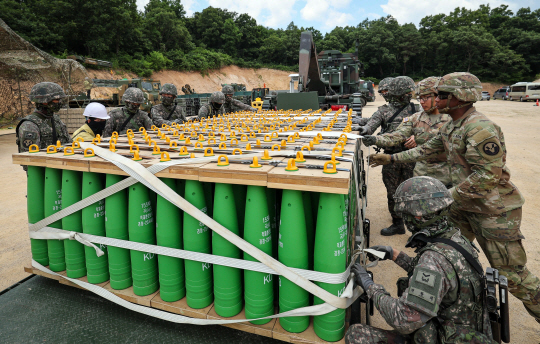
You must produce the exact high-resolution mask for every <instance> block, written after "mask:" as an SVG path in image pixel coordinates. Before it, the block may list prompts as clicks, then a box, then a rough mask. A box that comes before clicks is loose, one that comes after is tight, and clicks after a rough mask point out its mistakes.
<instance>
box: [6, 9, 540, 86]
mask: <svg viewBox="0 0 540 344" xmlns="http://www.w3.org/2000/svg"><path fill="white" fill-rule="evenodd" d="M0 16H1V18H2V19H3V20H4V21H5V22H6V23H7V24H8V25H9V26H10V27H11V28H12V29H13V30H15V31H16V32H17V33H19V34H20V35H21V36H23V37H24V38H25V39H27V40H28V41H30V42H31V43H33V44H34V45H36V46H37V47H39V48H41V49H43V50H45V51H47V52H51V53H54V54H56V55H67V54H79V55H85V56H91V57H95V58H100V59H109V60H111V61H113V62H114V64H115V66H116V67H122V68H126V69H128V70H131V71H133V72H135V73H137V74H139V75H141V76H147V75H150V74H151V73H152V72H153V71H157V70H161V69H176V70H199V71H206V70H209V69H216V68H220V67H222V66H225V65H230V64H236V65H238V66H241V67H252V68H260V67H271V68H277V69H284V70H297V68H298V67H297V64H298V49H299V45H300V33H301V32H302V31H304V30H311V31H313V34H314V38H315V44H316V46H317V50H318V51H321V50H326V49H335V50H341V51H342V52H353V51H354V49H355V41H356V40H358V42H359V46H360V50H359V58H360V60H361V61H362V62H363V63H364V66H365V70H366V75H367V76H371V77H373V79H380V78H383V77H386V76H393V75H410V76H412V77H413V78H415V79H419V78H422V77H425V76H429V75H443V74H446V73H448V72H452V71H470V72H472V73H474V74H476V75H478V76H479V77H481V78H483V80H490V81H502V82H513V81H518V80H522V79H531V78H534V77H535V76H536V75H537V74H540V9H537V10H534V11H531V10H530V9H529V8H521V9H520V10H518V11H517V12H516V13H513V12H512V11H510V10H509V9H508V6H506V5H501V6H499V7H496V8H490V7H489V5H481V6H480V7H479V8H478V9H477V10H467V9H464V8H456V9H455V10H454V11H453V12H451V13H449V14H437V15H431V16H427V17H425V18H423V19H422V20H421V22H420V25H419V27H416V26H415V25H414V24H410V23H409V24H403V25H400V24H399V23H398V22H397V21H396V20H395V18H393V17H392V16H387V17H383V18H379V19H377V20H367V19H366V20H364V21H362V22H360V23H359V24H358V25H356V26H345V27H336V28H334V29H333V30H332V31H330V32H328V33H327V34H325V35H323V34H322V33H321V32H320V31H319V30H316V29H314V28H313V27H309V28H303V27H300V28H299V27H297V26H296V25H295V24H294V23H293V22H292V23H290V24H289V25H288V26H287V28H286V29H272V28H267V27H264V26H263V25H260V24H257V21H256V20H255V19H254V18H252V17H250V16H249V15H248V14H238V13H236V12H230V11H227V10H223V9H219V8H213V7H208V8H206V9H204V10H202V11H201V12H196V13H195V14H194V15H193V16H191V17H186V13H185V10H184V7H183V5H182V3H181V1H180V0H150V2H149V3H148V4H147V5H146V6H145V8H144V11H142V12H141V11H138V10H137V6H136V1H135V0H106V1H105V0H3V1H1V2H0Z"/></svg>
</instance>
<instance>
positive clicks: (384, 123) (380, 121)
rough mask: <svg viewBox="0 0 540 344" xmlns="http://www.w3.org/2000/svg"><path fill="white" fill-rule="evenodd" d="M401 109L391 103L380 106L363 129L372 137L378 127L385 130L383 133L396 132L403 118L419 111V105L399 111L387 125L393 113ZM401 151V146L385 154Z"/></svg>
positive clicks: (408, 106)
mask: <svg viewBox="0 0 540 344" xmlns="http://www.w3.org/2000/svg"><path fill="white" fill-rule="evenodd" d="M402 107H403V105H401V106H400V105H397V106H396V105H395V104H391V103H390V104H385V105H383V106H380V107H379V108H378V109H377V111H375V113H374V114H373V115H372V116H371V117H370V118H369V120H368V121H367V123H366V124H365V125H364V127H365V128H367V133H368V135H372V134H373V133H374V132H375V130H377V128H378V127H382V128H386V131H385V133H391V132H393V131H394V130H396V128H397V127H398V126H399V125H400V124H401V122H403V118H405V117H408V116H410V115H412V114H414V113H416V112H418V111H420V108H419V105H414V104H412V103H410V104H409V105H407V106H406V107H405V108H404V109H403V110H401V112H400V113H399V114H398V115H397V116H396V117H394V119H393V120H392V123H388V121H389V120H390V119H391V118H392V117H393V116H394V113H395V112H396V111H398V110H399V109H400V108H402ZM381 130H383V129H381ZM402 150H404V148H403V146H398V147H393V148H387V149H385V151H386V152H401V151H402Z"/></svg>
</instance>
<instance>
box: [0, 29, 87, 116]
mask: <svg viewBox="0 0 540 344" xmlns="http://www.w3.org/2000/svg"><path fill="white" fill-rule="evenodd" d="M85 77H88V74H87V72H86V69H85V68H84V67H83V66H82V65H81V64H80V63H78V62H77V61H74V60H71V59H58V58H56V57H54V56H52V55H49V54H47V53H46V52H44V51H42V50H40V49H38V48H37V47H35V46H34V45H32V44H31V43H29V42H27V41H26V40H24V39H23V38H22V37H21V36H19V35H18V34H16V33H15V32H14V31H13V30H11V29H10V28H9V26H7V24H6V23H5V22H4V21H3V20H2V19H0V117H2V118H6V119H8V120H13V119H16V118H22V117H25V116H26V115H28V114H29V113H30V112H31V111H32V110H33V108H34V106H33V104H32V102H31V101H30V99H29V98H28V94H29V93H30V90H31V88H32V86H34V85H35V84H37V83H39V82H43V81H50V82H54V83H57V84H59V85H60V86H62V88H63V89H64V91H65V93H66V94H67V95H68V96H71V95H77V94H79V93H81V92H83V91H84V85H83V82H84V78H85Z"/></svg>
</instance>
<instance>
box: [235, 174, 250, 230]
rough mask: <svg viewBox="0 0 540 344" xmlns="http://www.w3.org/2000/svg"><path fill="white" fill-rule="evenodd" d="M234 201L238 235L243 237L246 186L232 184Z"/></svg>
mask: <svg viewBox="0 0 540 344" xmlns="http://www.w3.org/2000/svg"><path fill="white" fill-rule="evenodd" d="M232 188H233V192H234V201H235V203H236V218H237V219H238V229H239V233H240V234H238V235H239V236H240V237H242V236H244V214H245V210H246V190H247V186H246V185H238V184H233V186H232Z"/></svg>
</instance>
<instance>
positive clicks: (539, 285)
mask: <svg viewBox="0 0 540 344" xmlns="http://www.w3.org/2000/svg"><path fill="white" fill-rule="evenodd" d="M437 90H438V96H437V98H436V103H437V107H438V108H439V110H440V111H441V112H443V113H448V114H449V115H450V116H451V117H452V120H453V121H451V122H448V123H447V124H445V125H444V126H443V127H442V128H441V129H440V131H439V134H438V135H437V136H435V137H434V138H432V139H431V140H429V141H428V142H426V143H425V144H423V145H422V146H419V147H416V148H414V149H411V150H409V151H406V152H401V153H397V154H392V155H387V154H377V155H372V156H370V157H369V159H370V163H371V165H372V166H378V165H384V164H392V165H396V164H400V163H403V162H406V163H408V162H412V161H420V160H425V159H428V158H431V157H434V156H436V155H438V154H441V153H443V152H446V154H447V157H448V162H449V164H450V165H451V169H452V171H451V172H452V173H451V177H452V184H453V187H452V189H450V190H451V193H452V197H453V198H454V200H455V202H454V205H453V206H452V209H451V212H450V219H451V221H452V222H453V223H454V224H455V225H457V226H458V227H459V228H460V229H461V230H462V232H463V235H465V236H466V237H467V238H468V239H469V240H470V241H473V240H474V238H475V237H476V239H477V240H478V243H479V244H480V247H481V248H482V250H483V251H484V253H485V255H486V257H487V258H488V260H489V263H490V264H491V266H492V267H493V268H495V269H498V270H499V273H500V274H502V275H504V276H506V277H507V278H508V289H509V290H510V292H511V293H512V294H513V295H514V296H515V297H517V298H518V299H520V300H521V301H522V302H523V304H524V306H525V308H526V309H527V311H528V312H529V314H531V315H532V316H533V317H534V318H535V319H536V320H537V321H538V322H540V280H539V279H538V277H536V276H535V275H534V274H532V273H531V272H530V271H529V270H528V269H527V267H526V266H525V264H526V263H527V255H526V253H525V249H524V248H523V245H522V243H521V240H522V239H524V236H523V235H522V234H521V231H520V225H521V212H522V208H521V207H522V205H523V203H524V199H523V196H522V195H521V193H520V192H519V190H518V189H517V187H516V186H515V185H514V184H513V183H512V182H511V181H510V170H509V169H508V167H506V145H505V141H504V135H503V133H502V130H501V128H500V127H499V126H498V125H496V124H495V123H493V122H492V121H491V120H489V118H487V117H486V116H485V115H483V114H482V113H480V112H478V111H476V109H475V107H474V106H473V103H474V102H476V101H478V100H480V99H481V98H480V97H481V91H482V84H481V83H480V80H478V78H477V77H476V76H474V75H472V74H470V73H451V74H447V75H445V76H444V77H442V79H441V80H440V81H439V83H438V85H437Z"/></svg>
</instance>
